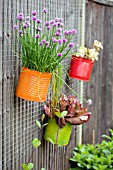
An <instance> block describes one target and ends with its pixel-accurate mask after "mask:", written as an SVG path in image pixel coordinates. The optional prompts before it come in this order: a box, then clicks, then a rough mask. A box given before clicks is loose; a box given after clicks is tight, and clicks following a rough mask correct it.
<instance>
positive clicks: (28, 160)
mask: <svg viewBox="0 0 113 170" xmlns="http://www.w3.org/2000/svg"><path fill="white" fill-rule="evenodd" d="M40 136H41V129H40V131H39V135H38V138H40ZM35 149H36V148H33V150H32V153H31V155H30V157H29V159H28V161H27V164H28V163H30V160H31V158H32V156H33V154H34V151H35Z"/></svg>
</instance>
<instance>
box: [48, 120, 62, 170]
mask: <svg viewBox="0 0 113 170" xmlns="http://www.w3.org/2000/svg"><path fill="white" fill-rule="evenodd" d="M59 129H60V118H59V120H58V130H57V136H56V145H54V152H53V157H52V161H51V167H50V170H53V163H54V160H55V156H56V152H57V147H58V144H57V143H58V132H59Z"/></svg>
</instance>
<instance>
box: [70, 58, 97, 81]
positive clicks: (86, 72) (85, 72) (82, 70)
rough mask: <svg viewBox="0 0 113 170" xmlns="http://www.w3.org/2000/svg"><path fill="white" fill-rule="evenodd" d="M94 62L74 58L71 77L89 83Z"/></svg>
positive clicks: (71, 64)
mask: <svg viewBox="0 0 113 170" xmlns="http://www.w3.org/2000/svg"><path fill="white" fill-rule="evenodd" d="M93 64H94V62H93V61H92V60H89V59H86V58H81V57H76V55H73V56H72V59H71V63H70V70H69V76H70V77H72V78H75V79H79V80H83V81H89V79H90V75H91V72H92V68H93Z"/></svg>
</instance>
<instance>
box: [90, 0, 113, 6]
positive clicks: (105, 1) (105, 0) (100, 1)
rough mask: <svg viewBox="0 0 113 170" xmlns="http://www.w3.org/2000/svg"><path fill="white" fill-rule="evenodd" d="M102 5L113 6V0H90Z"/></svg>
mask: <svg viewBox="0 0 113 170" xmlns="http://www.w3.org/2000/svg"><path fill="white" fill-rule="evenodd" d="M89 1H92V2H95V3H98V4H101V5H108V6H113V1H112V0H89Z"/></svg>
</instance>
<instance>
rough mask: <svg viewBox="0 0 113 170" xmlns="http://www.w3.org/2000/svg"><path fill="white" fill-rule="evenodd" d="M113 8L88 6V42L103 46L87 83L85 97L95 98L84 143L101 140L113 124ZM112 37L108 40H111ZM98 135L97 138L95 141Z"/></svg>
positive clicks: (90, 3) (88, 44)
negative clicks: (95, 42)
mask: <svg viewBox="0 0 113 170" xmlns="http://www.w3.org/2000/svg"><path fill="white" fill-rule="evenodd" d="M112 13H113V7H110V6H105V5H102V4H98V3H96V2H92V1H88V3H87V9H86V45H87V46H90V47H91V44H92V43H93V42H92V41H93V40H94V39H97V40H99V41H101V42H102V43H103V45H104V49H103V50H102V51H101V53H100V59H99V61H98V62H95V64H94V68H93V72H92V75H91V79H90V82H88V84H87V86H86V96H87V97H88V98H92V100H93V105H92V106H91V107H90V109H91V112H92V116H91V119H90V120H89V122H88V123H87V124H85V125H84V135H83V136H84V138H83V142H84V143H92V142H95V143H99V142H101V141H102V138H101V136H102V134H109V132H108V131H109V128H111V127H112V123H113V122H112V120H111V118H112V115H113V106H112V103H113V102H112V100H109V99H112V97H113V93H112V86H113V85H112V84H113V83H112V82H113V79H112V77H111V75H112V64H113V59H112V53H113V48H112V42H113V36H112V35H111V34H110V32H111V31H112V29H113V23H112V22H113V18H112V15H111V14H112ZM108 39H109V41H108ZM93 138H95V141H93Z"/></svg>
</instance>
